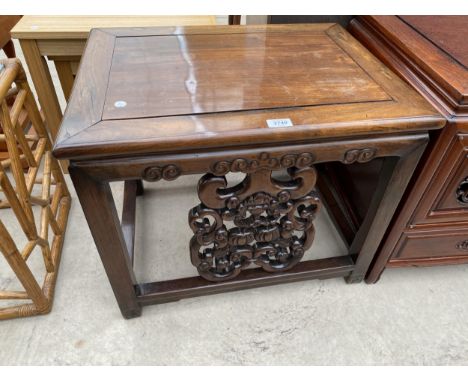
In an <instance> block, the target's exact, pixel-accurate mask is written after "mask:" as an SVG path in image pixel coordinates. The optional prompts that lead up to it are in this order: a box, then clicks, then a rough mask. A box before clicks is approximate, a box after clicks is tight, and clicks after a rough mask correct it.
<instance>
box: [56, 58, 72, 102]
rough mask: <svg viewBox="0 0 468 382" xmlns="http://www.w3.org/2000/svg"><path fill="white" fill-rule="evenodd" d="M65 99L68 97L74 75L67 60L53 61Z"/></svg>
mask: <svg viewBox="0 0 468 382" xmlns="http://www.w3.org/2000/svg"><path fill="white" fill-rule="evenodd" d="M54 63H55V67H56V68H57V74H58V76H59V79H60V84H61V85H62V90H63V95H64V96H65V99H66V101H67V102H68V99H69V98H70V94H71V90H72V87H73V82H74V77H73V72H72V68H71V63H70V62H69V61H58V60H57V61H54Z"/></svg>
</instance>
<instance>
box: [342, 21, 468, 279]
mask: <svg viewBox="0 0 468 382" xmlns="http://www.w3.org/2000/svg"><path fill="white" fill-rule="evenodd" d="M350 29H351V32H352V33H353V34H354V36H355V37H357V38H358V39H359V40H360V41H361V42H362V43H363V44H364V45H365V46H366V47H367V48H368V49H369V50H370V51H371V52H372V53H374V54H375V55H376V56H377V57H378V58H379V59H381V60H382V61H383V62H384V63H386V64H387V65H388V66H389V67H390V68H391V69H393V70H394V71H395V72H396V73H397V74H398V75H400V76H401V77H402V78H404V79H405V80H406V81H408V82H409V83H410V84H411V85H413V86H414V87H415V88H416V89H417V90H418V91H419V92H420V93H421V94H422V95H423V96H424V97H425V98H426V99H427V100H428V101H429V102H431V104H432V105H433V106H435V107H436V108H437V109H438V110H439V111H440V112H441V113H442V114H443V115H444V116H445V117H446V119H447V125H446V126H445V128H444V129H443V130H441V131H438V132H437V133H435V134H433V135H432V136H431V139H432V141H431V144H430V145H429V146H428V149H427V151H426V153H425V155H424V157H423V159H422V160H421V162H420V165H419V168H418V169H417V171H416V175H415V177H414V180H413V183H412V184H411V186H410V187H409V189H408V190H407V194H406V199H405V202H404V204H403V205H401V206H400V208H399V212H398V213H397V214H396V216H395V218H394V220H393V224H392V226H391V228H390V229H389V231H388V232H387V235H386V239H385V240H384V242H383V243H382V246H381V249H380V252H379V253H378V256H377V258H376V260H375V262H374V265H373V267H372V268H371V270H370V271H369V273H368V276H367V281H368V282H375V281H377V280H378V278H379V276H380V274H381V273H382V271H383V269H384V268H385V266H408V265H411V266H418V265H441V264H457V263H468V159H467V155H466V154H467V150H468V44H467V42H466V36H467V35H468V17H466V16H401V17H399V16H398V17H397V16H363V17H359V18H357V19H355V20H353V21H352V23H351V26H350Z"/></svg>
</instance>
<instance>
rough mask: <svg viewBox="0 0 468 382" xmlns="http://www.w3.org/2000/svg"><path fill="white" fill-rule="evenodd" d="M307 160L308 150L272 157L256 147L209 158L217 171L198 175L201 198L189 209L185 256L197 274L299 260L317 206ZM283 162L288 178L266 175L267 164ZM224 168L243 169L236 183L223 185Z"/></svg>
mask: <svg viewBox="0 0 468 382" xmlns="http://www.w3.org/2000/svg"><path fill="white" fill-rule="evenodd" d="M301 155H302V156H301ZM286 157H287V158H286ZM306 157H307V158H308V159H307V160H300V158H306ZM285 158H286V159H287V161H286V159H285ZM312 162H313V159H312V157H311V156H310V154H306V155H303V154H299V155H296V154H292V155H291V156H283V157H282V158H281V159H275V158H270V157H269V156H268V154H266V153H262V154H260V156H259V158H258V160H253V161H248V160H245V159H236V160H234V161H232V162H228V161H223V162H222V163H221V162H218V163H215V164H214V166H213V167H212V169H213V171H214V172H215V171H216V172H217V173H218V174H220V173H222V174H223V175H216V174H212V173H208V174H205V175H204V176H203V177H202V178H201V179H200V181H199V183H198V196H199V198H200V201H201V204H199V205H198V206H196V207H194V208H193V209H192V210H191V211H190V212H189V224H190V228H191V229H192V231H193V233H194V235H193V237H192V239H191V241H190V254H191V261H192V264H193V265H194V266H195V267H196V268H197V270H198V272H199V274H200V276H202V277H203V278H205V279H207V280H209V281H224V280H229V279H232V278H234V277H236V276H237V275H239V273H240V272H241V270H242V269H244V268H246V267H248V266H249V265H251V264H255V265H258V266H260V267H262V268H263V269H264V270H265V271H267V272H278V271H286V270H288V269H291V268H292V267H293V266H294V265H296V264H297V263H298V262H299V261H300V260H301V258H302V257H303V255H304V252H305V251H306V250H307V249H308V248H310V246H311V245H312V242H313V239H314V233H315V230H314V226H313V220H314V218H315V216H316V214H317V212H318V211H319V209H320V206H321V202H320V199H319V198H318V195H317V194H316V192H315V191H313V188H314V186H315V182H316V178H317V174H316V171H315V169H314V168H313V167H310V166H311V164H312ZM240 163H242V165H240ZM253 163H256V164H253ZM244 164H245V165H244ZM252 164H253V165H252ZM253 167H254V168H255V171H254V170H253ZM285 167H286V168H287V171H288V174H289V177H290V179H289V180H287V181H282V180H277V179H274V178H272V176H271V173H272V170H273V169H279V168H285ZM221 169H222V170H221ZM228 171H240V172H244V173H247V174H246V176H245V178H244V180H243V181H242V182H241V183H239V184H237V185H235V186H233V187H227V180H226V178H225V177H224V174H226V173H227V172H228ZM227 222H230V225H232V227H231V228H228V227H227V226H226V224H227Z"/></svg>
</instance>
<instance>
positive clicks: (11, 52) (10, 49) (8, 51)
mask: <svg viewBox="0 0 468 382" xmlns="http://www.w3.org/2000/svg"><path fill="white" fill-rule="evenodd" d="M2 49H3V51H4V52H5V55H6V56H7V57H8V58H15V57H16V52H15V46H14V45H13V41H12V40H10V41H8V42H7V43H6V44H5V45H4V46H3V48H2Z"/></svg>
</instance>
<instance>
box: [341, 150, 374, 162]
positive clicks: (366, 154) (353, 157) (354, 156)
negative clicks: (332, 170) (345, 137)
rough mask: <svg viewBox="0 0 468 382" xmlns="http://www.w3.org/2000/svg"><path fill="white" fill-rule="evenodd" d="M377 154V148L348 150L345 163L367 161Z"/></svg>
mask: <svg viewBox="0 0 468 382" xmlns="http://www.w3.org/2000/svg"><path fill="white" fill-rule="evenodd" d="M376 154H377V150H376V149H375V148H365V149H352V150H348V151H346V153H345V155H344V158H343V163H345V164H351V163H354V162H358V163H366V162H369V161H371V160H372V159H374V157H375V155H376Z"/></svg>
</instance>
